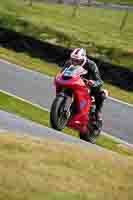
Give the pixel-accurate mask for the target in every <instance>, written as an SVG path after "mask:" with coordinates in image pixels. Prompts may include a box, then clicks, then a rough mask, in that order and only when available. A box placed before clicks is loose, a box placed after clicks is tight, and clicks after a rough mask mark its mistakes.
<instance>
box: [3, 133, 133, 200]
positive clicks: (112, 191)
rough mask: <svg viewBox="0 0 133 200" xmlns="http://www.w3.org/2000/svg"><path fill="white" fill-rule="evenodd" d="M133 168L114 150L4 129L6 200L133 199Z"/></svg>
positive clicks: (4, 195) (129, 159) (131, 161)
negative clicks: (108, 150) (26, 134)
mask: <svg viewBox="0 0 133 200" xmlns="http://www.w3.org/2000/svg"><path fill="white" fill-rule="evenodd" d="M72 152H73V153H72ZM132 169H133V159H132V158H129V157H124V156H120V155H118V154H115V153H112V152H106V151H97V150H92V149H89V150H88V149H84V148H80V147H79V146H78V145H71V144H65V143H63V142H59V141H55V140H48V139H46V138H45V139H44V140H43V139H41V140H33V139H32V138H31V137H29V136H25V137H22V138H17V137H16V136H14V135H12V136H11V135H10V137H9V135H5V134H4V135H0V199H1V200H3V199H10V200H11V199H13V200H18V199H28V200H36V199H37V200H43V199H47V200H56V199H58V200H62V199H63V200H68V199H70V200H83V199H84V200H88V199H91V200H97V199H99V200H106V199H108V200H114V199H117V200H132V198H133V170H132Z"/></svg>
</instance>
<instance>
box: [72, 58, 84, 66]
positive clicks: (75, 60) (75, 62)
mask: <svg viewBox="0 0 133 200" xmlns="http://www.w3.org/2000/svg"><path fill="white" fill-rule="evenodd" d="M82 62H83V60H81V59H80V60H79V59H75V58H71V63H72V65H74V66H76V65H81V64H82Z"/></svg>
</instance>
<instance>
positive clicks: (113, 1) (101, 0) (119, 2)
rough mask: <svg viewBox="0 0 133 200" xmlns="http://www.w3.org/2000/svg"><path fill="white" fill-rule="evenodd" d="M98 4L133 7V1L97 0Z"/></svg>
mask: <svg viewBox="0 0 133 200" xmlns="http://www.w3.org/2000/svg"><path fill="white" fill-rule="evenodd" d="M97 2H104V3H116V4H121V5H123V4H127V5H128V4H129V5H133V1H132V0H97Z"/></svg>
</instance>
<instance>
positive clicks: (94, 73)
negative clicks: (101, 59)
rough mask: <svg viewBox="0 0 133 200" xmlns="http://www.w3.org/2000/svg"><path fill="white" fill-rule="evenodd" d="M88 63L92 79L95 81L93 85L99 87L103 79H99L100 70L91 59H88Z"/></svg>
mask: <svg viewBox="0 0 133 200" xmlns="http://www.w3.org/2000/svg"><path fill="white" fill-rule="evenodd" d="M89 64H90V68H91V72H92V77H93V80H94V81H95V84H94V86H93V87H101V86H102V85H103V81H102V79H101V76H100V72H99V69H98V67H97V65H96V63H95V62H93V61H89Z"/></svg>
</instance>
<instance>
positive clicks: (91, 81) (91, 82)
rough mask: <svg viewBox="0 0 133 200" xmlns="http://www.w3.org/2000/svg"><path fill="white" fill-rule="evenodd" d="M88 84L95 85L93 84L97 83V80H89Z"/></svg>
mask: <svg viewBox="0 0 133 200" xmlns="http://www.w3.org/2000/svg"><path fill="white" fill-rule="evenodd" d="M87 85H88V86H89V87H93V86H94V85H95V81H93V80H89V81H88V83H87Z"/></svg>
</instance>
